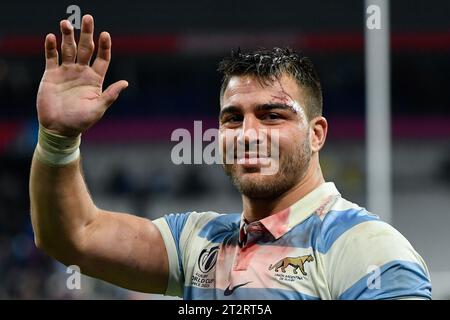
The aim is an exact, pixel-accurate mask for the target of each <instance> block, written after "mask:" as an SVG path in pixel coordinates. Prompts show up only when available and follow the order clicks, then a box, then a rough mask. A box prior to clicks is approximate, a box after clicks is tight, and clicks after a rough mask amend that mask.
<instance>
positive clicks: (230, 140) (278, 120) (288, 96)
mask: <svg viewBox="0 0 450 320" xmlns="http://www.w3.org/2000/svg"><path fill="white" fill-rule="evenodd" d="M304 100H305V99H304V94H303V92H302V89H301V88H300V87H299V86H298V84H297V82H296V81H295V79H293V78H291V77H289V76H287V75H283V76H282V77H280V78H279V79H274V81H273V82H269V83H268V84H267V85H261V83H260V82H259V81H258V79H257V78H255V77H252V76H234V77H232V78H231V79H230V81H229V83H228V86H227V88H226V89H225V92H224V94H223V97H222V101H221V112H220V119H219V121H220V139H221V143H222V153H223V157H225V155H226V153H227V152H228V153H229V154H230V152H231V153H232V154H233V156H234V161H233V163H229V161H225V160H224V163H225V164H224V165H223V167H224V170H225V173H226V174H227V175H229V176H230V177H231V179H232V181H233V184H234V185H235V186H236V187H237V189H238V190H239V191H240V192H241V193H242V194H244V195H245V196H247V197H249V198H252V199H263V198H265V199H271V198H276V197H278V196H280V195H281V194H283V193H284V192H286V191H288V190H289V189H291V188H292V187H294V186H295V185H296V184H297V183H298V182H299V181H300V180H301V179H302V178H303V176H304V174H305V173H306V171H307V168H308V165H309V162H310V159H311V142H310V130H309V123H308V119H307V117H306V114H305V109H304ZM255 132H256V135H255ZM277 137H278V138H277ZM277 140H278V141H277ZM239 146H241V147H242V149H243V150H244V151H245V153H244V154H243V155H242V153H239V152H237V150H238V149H237V148H238V147H239ZM255 146H257V148H256V147H255ZM273 148H275V149H276V150H277V151H278V157H273V154H271V150H274V149H273ZM242 149H241V150H242ZM264 155H266V156H268V157H264ZM271 156H272V157H271ZM255 158H257V159H255ZM268 159H270V161H272V163H271V166H272V167H276V168H278V170H276V172H275V173H274V174H270V175H267V174H264V168H265V167H267V162H265V161H267V160H268ZM274 162H276V163H274Z"/></svg>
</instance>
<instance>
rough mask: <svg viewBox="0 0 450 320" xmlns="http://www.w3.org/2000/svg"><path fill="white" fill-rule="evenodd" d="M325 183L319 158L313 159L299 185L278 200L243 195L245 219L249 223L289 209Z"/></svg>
mask: <svg viewBox="0 0 450 320" xmlns="http://www.w3.org/2000/svg"><path fill="white" fill-rule="evenodd" d="M324 182H325V180H324V178H323V174H322V170H321V168H320V164H319V159H318V156H316V157H313V158H312V159H311V161H310V163H309V166H308V169H307V171H306V174H305V175H304V176H303V178H302V179H301V180H300V181H299V183H297V184H296V185H295V186H294V187H293V188H291V189H289V190H288V191H286V192H285V193H283V194H281V195H280V196H278V197H277V198H274V199H251V198H248V197H246V196H244V195H243V196H242V202H243V208H244V217H245V219H246V220H247V221H248V222H253V221H256V220H261V219H264V218H265V217H268V216H270V215H271V214H274V213H277V212H280V211H281V210H284V209H286V208H289V207H290V206H291V205H293V204H294V203H296V202H297V201H298V200H300V199H301V198H303V197H304V196H306V195H307V194H308V193H310V192H311V191H313V190H314V189H316V188H317V187H318V186H320V185H321V184H322V183H324Z"/></svg>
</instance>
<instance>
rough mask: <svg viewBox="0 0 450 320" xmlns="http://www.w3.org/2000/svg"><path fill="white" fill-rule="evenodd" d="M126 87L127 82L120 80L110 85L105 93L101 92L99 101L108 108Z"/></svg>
mask: <svg viewBox="0 0 450 320" xmlns="http://www.w3.org/2000/svg"><path fill="white" fill-rule="evenodd" d="M127 87H128V82H127V81H125V80H120V81H117V82H115V83H113V84H112V85H110V86H109V87H108V88H107V89H106V90H105V91H103V93H102V95H101V96H100V99H101V100H103V102H104V104H105V107H106V108H108V107H109V106H110V105H112V104H113V102H114V101H116V99H117V98H118V97H119V94H120V92H122V90H124V89H125V88H127Z"/></svg>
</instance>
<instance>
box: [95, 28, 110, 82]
mask: <svg viewBox="0 0 450 320" xmlns="http://www.w3.org/2000/svg"><path fill="white" fill-rule="evenodd" d="M110 60H111V36H110V35H109V33H108V32H102V33H101V34H100V37H99V39H98V52H97V58H96V59H95V61H94V63H93V64H92V69H94V71H95V72H97V73H98V74H99V75H100V76H102V77H103V78H104V77H105V75H106V71H108V66H109V61H110Z"/></svg>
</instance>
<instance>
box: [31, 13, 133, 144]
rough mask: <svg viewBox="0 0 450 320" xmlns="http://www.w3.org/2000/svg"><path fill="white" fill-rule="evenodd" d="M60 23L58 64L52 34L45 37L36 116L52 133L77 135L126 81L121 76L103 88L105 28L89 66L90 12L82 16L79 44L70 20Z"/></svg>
mask: <svg viewBox="0 0 450 320" xmlns="http://www.w3.org/2000/svg"><path fill="white" fill-rule="evenodd" d="M60 27H61V33H62V43H61V55H62V59H61V60H62V64H61V65H59V60H58V50H57V48H56V37H55V35H53V34H48V35H47V37H46V38H45V58H46V65H45V72H44V75H43V77H42V80H41V83H40V85H39V90H38V94H37V111H38V118H39V123H40V124H41V125H42V126H44V127H45V128H47V129H49V130H51V131H53V132H55V133H58V134H61V135H64V136H76V135H78V134H79V133H82V132H84V131H85V130H87V129H88V128H89V127H91V126H92V125H93V124H95V123H96V122H97V121H98V120H99V119H100V118H101V117H102V116H103V114H104V113H105V111H106V109H107V108H108V107H109V106H110V105H111V104H112V103H113V102H114V101H115V100H116V99H117V97H118V96H119V94H120V92H121V91H122V90H123V89H125V88H126V87H127V86H128V83H127V82H126V81H124V80H121V81H118V82H115V83H113V84H112V85H110V86H109V87H108V88H107V89H106V90H105V91H102V86H103V81H104V78H105V74H106V72H107V70H108V66H109V62H110V60H111V37H110V35H109V34H108V33H107V32H102V33H101V34H100V38H99V42H98V47H99V48H98V53H97V57H96V59H95V61H94V63H93V64H92V66H90V65H89V62H90V60H91V57H92V53H93V52H94V49H95V45H94V41H93V33H94V19H93V18H92V16H90V15H85V16H84V17H83V20H82V27H81V35H80V41H79V43H78V48H77V45H76V43H75V38H74V30H73V27H72V25H71V24H70V22H69V21H67V20H63V21H61V23H60Z"/></svg>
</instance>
